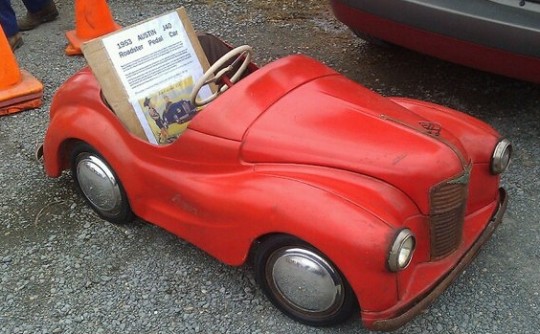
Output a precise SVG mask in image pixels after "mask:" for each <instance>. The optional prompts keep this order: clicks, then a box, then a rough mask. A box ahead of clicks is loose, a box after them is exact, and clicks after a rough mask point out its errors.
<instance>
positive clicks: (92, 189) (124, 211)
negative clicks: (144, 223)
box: [71, 142, 134, 224]
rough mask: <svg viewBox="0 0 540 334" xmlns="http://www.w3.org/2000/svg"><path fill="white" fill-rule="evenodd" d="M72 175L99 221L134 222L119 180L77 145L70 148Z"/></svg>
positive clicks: (93, 153)
mask: <svg viewBox="0 0 540 334" xmlns="http://www.w3.org/2000/svg"><path fill="white" fill-rule="evenodd" d="M71 175H72V176H73V178H74V179H75V183H76V184H77V187H78V189H79V191H80V193H81V194H82V196H83V197H84V199H85V200H86V202H87V203H88V204H89V205H90V207H92V209H93V210H94V211H95V212H97V213H98V215H99V216H100V217H102V218H103V219H105V220H107V221H109V222H111V223H115V224H122V223H128V222H130V221H132V220H133V218H134V215H133V212H132V211H131V207H130V205H129V201H128V198H127V195H126V192H125V190H124V187H123V186H122V183H121V182H120V179H119V178H118V176H117V175H116V173H115V172H114V170H113V169H112V168H111V166H110V165H109V163H108V162H107V161H106V160H105V159H104V158H103V157H102V156H101V154H99V153H98V152H97V151H96V150H95V149H94V148H92V147H91V146H90V145H88V144H86V143H83V142H79V143H77V144H75V146H74V147H73V150H72V154H71Z"/></svg>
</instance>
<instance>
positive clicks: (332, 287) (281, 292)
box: [254, 235, 357, 326]
mask: <svg viewBox="0 0 540 334" xmlns="http://www.w3.org/2000/svg"><path fill="white" fill-rule="evenodd" d="M254 262H255V263H254V265H255V279H256V280H257V282H258V283H259V284H260V286H261V288H262V290H263V291H264V292H265V294H266V295H267V296H268V298H269V299H270V301H271V302H272V303H273V304H274V305H275V306H276V307H278V308H279V309H280V310H282V311H283V312H284V313H285V314H287V315H288V316H290V317H291V318H293V319H295V320H297V321H300V322H302V323H304V324H307V325H311V326H331V325H336V324H339V323H341V322H343V321H345V320H347V319H348V318H350V316H351V315H352V314H353V312H354V311H355V310H356V309H357V302H356V297H355V295H354V292H353V291H352V289H351V287H350V285H349V283H348V282H347V280H346V279H345V277H344V276H343V275H342V274H341V272H340V271H339V270H338V269H337V268H336V267H335V265H334V264H333V263H332V262H331V261H330V260H329V259H327V258H326V257H325V256H324V255H323V254H322V253H321V252H319V251H318V250H317V249H315V248H314V247H312V246H311V245H309V244H307V243H305V242H303V241H301V240H299V239H297V238H295V237H292V236H288V235H278V236H271V237H270V238H268V239H266V240H264V241H263V242H262V243H261V244H260V245H259V246H258V248H257V249H256V253H255V257H254Z"/></svg>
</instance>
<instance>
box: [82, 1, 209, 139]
mask: <svg viewBox="0 0 540 334" xmlns="http://www.w3.org/2000/svg"><path fill="white" fill-rule="evenodd" d="M91 44H94V45H91ZM83 52H84V55H85V57H86V58H87V60H88V63H89V64H90V67H91V68H92V71H93V72H94V74H95V75H96V78H97V79H98V81H99V82H100V84H101V85H102V88H103V94H104V96H105V97H106V99H107V101H108V102H109V104H110V105H111V107H112V109H113V110H114V111H115V112H117V114H118V116H119V118H120V119H121V120H125V119H127V118H129V120H128V121H127V122H125V123H124V124H125V125H126V127H128V129H130V130H131V131H132V132H134V134H135V135H137V136H139V137H141V138H143V139H146V140H148V141H149V142H150V143H154V144H165V143H169V142H171V141H173V140H174V139H175V138H176V137H178V135H180V134H181V133H182V132H183V131H184V130H185V128H186V127H187V124H188V122H189V121H190V120H191V118H192V117H193V116H194V115H195V114H196V112H197V109H196V108H195V106H193V105H192V104H191V102H190V101H189V96H190V94H191V91H192V88H193V84H194V83H195V82H196V81H197V80H198V79H199V78H200V77H201V76H202V75H203V73H204V70H205V69H207V68H208V61H207V60H206V58H205V56H204V53H203V52H202V49H201V47H200V44H199V42H198V39H197V37H196V35H195V33H194V31H193V28H192V27H191V24H190V23H189V20H188V19H187V15H186V14H185V11H184V9H183V8H180V9H179V10H177V11H174V12H170V13H166V14H164V15H161V16H158V17H155V18H152V19H150V20H147V21H144V22H142V23H139V24H137V25H134V26H131V27H128V28H124V29H122V30H120V31H117V32H114V33H112V34H109V35H106V36H104V37H102V38H100V39H99V40H98V41H96V40H94V41H92V42H90V43H89V45H85V46H83ZM98 57H104V58H105V59H106V60H107V61H106V62H103V58H102V59H98ZM112 83H114V86H118V87H114V86H113V85H112ZM119 89H120V91H121V93H122V94H121V99H122V100H119V95H118V94H116V93H117V92H118V90H119ZM211 94H212V91H211V90H210V88H209V87H208V86H205V87H203V89H201V90H200V92H199V98H200V99H205V98H207V97H208V96H210V95H211ZM111 99H112V101H111ZM117 109H118V110H117ZM126 109H129V111H128V112H126ZM134 120H136V122H135V121H134ZM135 123H138V124H135Z"/></svg>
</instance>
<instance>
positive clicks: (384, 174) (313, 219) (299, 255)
mask: <svg viewBox="0 0 540 334" xmlns="http://www.w3.org/2000/svg"><path fill="white" fill-rule="evenodd" d="M247 50H248V52H250V51H249V50H250V49H247ZM238 54H240V57H244V56H245V52H241V53H236V54H234V55H233V57H236V56H237V55H238ZM225 57H231V56H230V55H225ZM210 70H212V68H211V69H210ZM240 71H245V72H246V73H244V75H243V76H242V77H243V79H240V80H238V81H237V82H235V83H232V82H231V81H230V80H228V79H227V78H224V79H223V80H222V83H221V85H220V86H219V87H222V86H223V85H224V84H223V82H226V83H227V85H228V89H226V90H225V89H219V90H218V94H216V95H215V96H213V97H212V98H211V99H210V100H212V99H214V100H213V101H203V102H200V101H192V102H193V103H194V104H195V105H197V104H205V103H207V104H206V105H205V106H204V108H202V109H201V110H200V111H199V112H198V114H197V115H195V117H194V118H193V119H192V120H191V121H190V123H189V125H188V126H187V129H186V130H185V131H184V132H183V133H182V134H181V136H180V137H179V138H178V139H177V140H176V141H175V142H173V143H171V144H168V145H164V146H156V145H152V144H149V143H148V142H145V141H143V140H140V139H138V138H136V137H135V136H133V135H132V134H130V133H129V132H128V131H127V130H126V129H125V127H124V126H123V125H122V123H121V122H120V121H119V119H118V118H117V117H116V116H115V114H114V113H113V112H112V111H111V109H110V108H109V107H108V106H107V104H106V103H105V102H104V101H103V99H102V95H101V94H100V90H101V88H100V86H99V85H98V83H97V81H96V79H95V77H94V76H93V74H92V72H91V71H90V70H89V69H88V68H86V69H83V70H81V71H80V72H78V73H77V74H75V75H74V76H73V77H72V78H70V79H69V80H68V81H67V82H66V83H65V84H64V85H63V86H62V87H61V88H60V89H59V90H58V92H57V94H56V96H55V98H54V101H53V104H52V106H51V111H50V125H49V128H48V130H47V133H46V136H45V141H44V146H43V149H44V164H45V170H46V173H47V175H48V176H50V177H58V176H60V175H61V173H62V171H63V170H67V169H71V172H72V174H73V177H74V178H75V180H76V182H77V184H78V185H79V187H80V188H81V190H82V194H83V195H84V197H85V199H86V200H87V202H88V203H89V204H90V206H91V207H92V208H93V209H94V210H95V211H96V212H97V213H98V214H99V215H100V216H101V217H103V218H104V219H106V220H109V221H112V222H115V223H120V222H126V221H129V220H131V219H132V218H133V217H134V216H137V217H140V218H141V219H144V220H146V221H148V222H151V223H153V224H155V225H158V226H160V227H162V228H164V229H166V230H168V231H170V232H171V233H174V234H175V235H178V236H179V237H181V238H183V239H185V240H187V241H189V242H190V243H192V244H194V245H196V246H197V247H199V248H201V249H203V250H204V251H206V252H208V253H209V254H211V255H212V256H214V257H215V258H217V259H219V260H220V261H223V262H224V263H227V264H230V265H241V264H243V263H244V262H245V261H247V260H248V259H253V261H254V268H255V277H256V279H257V281H258V282H259V284H260V285H261V287H262V289H263V290H264V292H265V293H266V294H267V296H268V297H269V299H270V300H271V301H272V302H273V303H274V304H275V305H276V306H277V307H278V308H280V309H281V310H282V311H283V312H285V313H286V314H287V315H289V316H291V317H292V318H294V319H296V320H299V321H301V322H303V323H306V324H309V325H315V326H323V325H333V324H337V323H339V322H342V321H344V320H345V319H347V318H348V317H350V316H351V314H353V313H354V312H357V311H358V312H359V313H360V316H361V318H362V321H363V324H364V325H365V327H367V328H370V329H377V330H391V329H394V328H397V327H399V326H401V325H402V324H404V323H405V322H407V321H409V320H410V319H411V318H412V317H413V316H415V315H416V314H418V313H419V312H420V311H421V310H423V309H424V308H426V307H427V305H428V304H429V303H430V302H431V301H432V300H433V299H434V298H436V297H437V296H438V295H440V294H441V293H442V291H443V290H444V289H445V288H446V287H447V286H448V285H449V284H450V283H451V282H452V281H453V280H454V279H455V278H456V277H457V276H458V275H459V273H461V272H462V271H463V269H464V268H465V267H466V266H467V265H468V264H469V263H470V261H471V260H472V259H473V257H474V255H475V254H476V253H477V252H478V250H479V249H480V248H481V246H482V244H484V242H486V241H487V240H488V239H489V237H490V236H491V234H492V232H493V231H494V229H495V228H496V226H497V225H498V224H499V223H500V222H501V219H502V215H503V213H504V211H505V209H506V195H505V192H504V190H503V189H501V188H499V180H500V174H501V173H502V172H503V171H504V170H505V169H506V166H507V165H508V163H509V160H510V154H511V145H510V143H509V141H508V140H507V139H504V138H501V136H500V135H499V134H498V133H497V132H496V131H495V130H493V129H492V128H491V127H489V126H488V125H486V124H485V123H483V122H481V121H479V120H477V119H475V118H473V117H470V116H468V115H466V114H463V113H460V112H457V111H454V110H451V109H448V108H445V107H442V106H439V105H435V104H432V103H426V102H421V101H417V100H412V99H406V98H385V97H382V96H379V95H377V94H375V93H373V92H371V91H369V90H368V89H366V88H364V87H363V86H361V85H359V84H357V83H354V82H352V81H350V80H348V79H347V78H345V77H344V76H342V75H340V74H338V73H336V72H335V71H333V70H331V69H330V68H328V67H326V66H324V65H323V64H321V63H319V62H317V61H315V60H313V59H311V58H308V57H306V56H302V55H295V56H289V57H285V58H283V59H280V60H277V61H275V62H273V63H270V64H268V65H266V66H264V67H261V68H257V67H256V66H255V65H253V64H250V66H248V67H246V66H241V68H240ZM221 74H223V73H221ZM221 74H220V75H221ZM225 75H226V76H227V74H225ZM211 77H212V75H211V74H210V75H208V76H206V77H205V78H206V80H208V78H211ZM229 77H232V75H229ZM234 77H235V78H236V79H238V78H239V76H234ZM203 79H204V78H203ZM235 81H236V80H235ZM201 85H204V82H202V83H200V85H195V86H196V87H198V88H200V86H201Z"/></svg>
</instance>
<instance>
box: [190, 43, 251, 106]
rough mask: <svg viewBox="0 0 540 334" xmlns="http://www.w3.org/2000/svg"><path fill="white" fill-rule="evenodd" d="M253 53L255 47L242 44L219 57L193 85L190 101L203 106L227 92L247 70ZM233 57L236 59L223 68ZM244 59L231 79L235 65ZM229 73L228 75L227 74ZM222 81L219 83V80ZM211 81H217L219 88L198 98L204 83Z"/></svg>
mask: <svg viewBox="0 0 540 334" xmlns="http://www.w3.org/2000/svg"><path fill="white" fill-rule="evenodd" d="M252 55H253V49H252V48H251V46H249V45H242V46H239V47H237V48H234V49H232V50H231V51H229V52H227V53H226V54H225V55H223V56H222V57H221V58H219V59H218V60H217V61H216V62H215V63H214V64H213V65H212V66H210V68H209V69H208V70H207V71H206V72H205V73H204V74H203V76H202V77H201V78H200V79H199V81H197V82H196V83H195V85H193V90H192V91H191V96H190V101H191V103H192V104H193V105H194V106H196V107H202V106H204V105H206V104H208V103H210V102H212V101H214V100H215V99H216V98H217V97H218V96H219V94H221V93H223V92H225V91H226V90H227V89H229V87H232V86H233V84H235V83H236V82H237V81H238V80H239V79H240V78H241V77H242V74H244V72H245V71H246V69H247V67H248V65H249V63H250V62H251V57H252ZM232 59H234V61H233V62H232V63H231V64H230V65H229V66H227V67H225V68H222V69H221V70H220V68H221V67H223V66H224V65H225V64H227V63H229V62H230V61H231V60H232ZM240 61H242V64H241V65H240V67H239V68H238V70H236V72H235V73H234V74H233V75H232V76H231V77H230V79H229V76H228V74H229V72H231V71H232V70H233V69H234V67H235V66H236V65H237V64H238V63H239V62H240ZM226 74H227V76H226ZM219 81H221V82H220V83H219V84H218V82H219ZM209 83H215V84H216V85H217V90H216V92H215V93H213V94H212V95H210V96H209V97H207V98H206V99H204V100H202V101H198V100H197V95H198V94H199V91H200V90H201V88H202V87H203V86H204V85H208V84H209Z"/></svg>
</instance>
